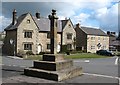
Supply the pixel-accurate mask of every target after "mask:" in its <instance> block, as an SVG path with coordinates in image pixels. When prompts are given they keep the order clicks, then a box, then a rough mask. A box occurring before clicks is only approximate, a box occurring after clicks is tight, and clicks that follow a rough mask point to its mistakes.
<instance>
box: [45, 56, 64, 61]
mask: <svg viewBox="0 0 120 85" xmlns="http://www.w3.org/2000/svg"><path fill="white" fill-rule="evenodd" d="M61 60H64V54H44V55H43V61H51V62H57V61H61Z"/></svg>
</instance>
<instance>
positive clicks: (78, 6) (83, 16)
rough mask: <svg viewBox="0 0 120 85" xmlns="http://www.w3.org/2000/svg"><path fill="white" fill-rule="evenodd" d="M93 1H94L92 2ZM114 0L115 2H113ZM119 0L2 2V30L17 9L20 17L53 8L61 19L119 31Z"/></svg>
mask: <svg viewBox="0 0 120 85" xmlns="http://www.w3.org/2000/svg"><path fill="white" fill-rule="evenodd" d="M92 1H93V2H92ZM113 1H114V2H113ZM118 1H119V0H116V1H115V0H103V1H102V0H90V1H89V2H87V1H84V0H80V1H79V0H70V1H67V2H2V13H0V20H2V24H1V23H0V30H3V29H4V28H5V27H6V26H8V25H9V24H10V23H11V20H12V19H11V18H12V11H13V9H16V10H17V16H18V17H19V16H20V15H21V14H23V13H27V12H30V13H31V14H32V15H33V16H34V15H35V13H36V12H37V11H39V12H40V14H41V16H42V17H47V16H48V15H49V14H51V10H52V9H56V10H57V15H58V17H59V19H65V18H66V17H67V18H70V19H71V20H72V22H73V24H77V23H80V24H81V25H82V26H89V27H97V28H101V29H102V30H104V31H107V30H109V31H115V32H118V16H120V14H118V4H120V3H118Z"/></svg>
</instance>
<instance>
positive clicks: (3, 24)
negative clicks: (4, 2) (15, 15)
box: [0, 16, 11, 31]
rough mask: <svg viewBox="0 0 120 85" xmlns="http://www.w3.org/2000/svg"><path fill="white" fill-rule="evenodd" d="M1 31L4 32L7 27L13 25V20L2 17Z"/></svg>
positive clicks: (0, 19) (0, 17) (0, 18)
mask: <svg viewBox="0 0 120 85" xmlns="http://www.w3.org/2000/svg"><path fill="white" fill-rule="evenodd" d="M0 22H2V23H0V31H3V30H4V29H3V28H5V27H6V26H8V25H9V24H10V23H11V19H10V18H6V17H4V16H0Z"/></svg>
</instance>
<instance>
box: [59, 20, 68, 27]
mask: <svg viewBox="0 0 120 85" xmlns="http://www.w3.org/2000/svg"><path fill="white" fill-rule="evenodd" d="M61 21H62V28H64V27H65V25H66V24H67V22H68V19H67V20H61Z"/></svg>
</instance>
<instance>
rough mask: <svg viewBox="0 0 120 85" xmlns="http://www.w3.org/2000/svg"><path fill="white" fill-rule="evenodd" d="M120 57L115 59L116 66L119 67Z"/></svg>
mask: <svg viewBox="0 0 120 85" xmlns="http://www.w3.org/2000/svg"><path fill="white" fill-rule="evenodd" d="M118 59H119V58H118V57H117V58H116V59H115V65H118Z"/></svg>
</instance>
